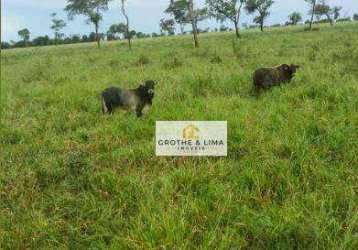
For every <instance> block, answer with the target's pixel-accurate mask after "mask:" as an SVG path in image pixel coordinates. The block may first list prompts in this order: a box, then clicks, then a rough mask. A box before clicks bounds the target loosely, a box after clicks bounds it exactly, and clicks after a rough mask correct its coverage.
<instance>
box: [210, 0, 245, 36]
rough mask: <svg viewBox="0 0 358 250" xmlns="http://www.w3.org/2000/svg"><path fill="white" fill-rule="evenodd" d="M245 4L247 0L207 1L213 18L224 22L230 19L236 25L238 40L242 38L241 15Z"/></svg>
mask: <svg viewBox="0 0 358 250" xmlns="http://www.w3.org/2000/svg"><path fill="white" fill-rule="evenodd" d="M245 2H246V0H206V4H207V5H208V9H209V14H210V15H211V16H213V17H215V18H216V19H217V20H219V21H222V22H223V21H225V20H226V19H228V20H230V21H231V22H233V23H234V26H235V32H236V37H237V38H240V33H239V22H240V14H241V9H242V6H243V5H244V3H245Z"/></svg>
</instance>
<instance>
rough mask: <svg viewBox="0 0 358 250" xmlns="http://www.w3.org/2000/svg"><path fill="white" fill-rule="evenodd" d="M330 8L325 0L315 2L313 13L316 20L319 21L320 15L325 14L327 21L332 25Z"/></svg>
mask: <svg viewBox="0 0 358 250" xmlns="http://www.w3.org/2000/svg"><path fill="white" fill-rule="evenodd" d="M330 13H331V8H330V7H329V6H328V5H327V4H326V3H325V1H321V2H320V3H318V4H316V7H315V8H314V14H315V15H316V17H317V20H318V21H319V20H320V19H321V17H322V16H326V17H327V19H328V21H329V23H330V24H331V25H333V20H332V19H331V16H330Z"/></svg>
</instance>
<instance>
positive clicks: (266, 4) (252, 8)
mask: <svg viewBox="0 0 358 250" xmlns="http://www.w3.org/2000/svg"><path fill="white" fill-rule="evenodd" d="M273 4H274V1H273V0H247V1H246V5H245V9H246V11H247V13H249V14H253V13H255V12H258V14H259V15H257V16H255V17H254V20H253V21H254V23H257V24H260V27H261V31H263V26H264V22H265V19H266V18H267V17H268V16H269V15H270V12H269V9H270V8H271V6H272V5H273Z"/></svg>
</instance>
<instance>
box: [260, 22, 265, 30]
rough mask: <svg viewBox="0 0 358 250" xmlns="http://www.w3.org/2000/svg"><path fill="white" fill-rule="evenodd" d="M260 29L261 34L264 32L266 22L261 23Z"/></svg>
mask: <svg viewBox="0 0 358 250" xmlns="http://www.w3.org/2000/svg"><path fill="white" fill-rule="evenodd" d="M260 29H261V32H263V31H264V22H263V21H261V22H260Z"/></svg>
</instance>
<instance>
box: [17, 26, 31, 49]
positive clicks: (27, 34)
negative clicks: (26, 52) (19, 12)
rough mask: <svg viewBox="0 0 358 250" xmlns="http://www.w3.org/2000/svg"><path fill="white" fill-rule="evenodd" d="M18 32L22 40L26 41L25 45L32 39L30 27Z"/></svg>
mask: <svg viewBox="0 0 358 250" xmlns="http://www.w3.org/2000/svg"><path fill="white" fill-rule="evenodd" d="M17 34H18V35H19V36H20V38H21V40H22V41H23V42H24V45H25V46H26V45H27V43H28V42H29V40H30V34H31V33H30V31H29V30H28V29H22V30H19V31H18V32H17Z"/></svg>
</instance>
